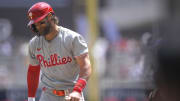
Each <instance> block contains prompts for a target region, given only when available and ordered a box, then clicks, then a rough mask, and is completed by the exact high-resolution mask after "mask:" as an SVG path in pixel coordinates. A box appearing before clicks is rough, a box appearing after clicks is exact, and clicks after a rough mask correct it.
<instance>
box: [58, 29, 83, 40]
mask: <svg viewBox="0 0 180 101" xmlns="http://www.w3.org/2000/svg"><path fill="white" fill-rule="evenodd" d="M60 31H61V34H62V35H63V36H65V37H71V38H74V37H77V36H80V34H79V33H77V32H75V31H73V30H71V29H68V28H65V27H62V26H60Z"/></svg>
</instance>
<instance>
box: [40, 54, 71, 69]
mask: <svg viewBox="0 0 180 101" xmlns="http://www.w3.org/2000/svg"><path fill="white" fill-rule="evenodd" d="M37 59H38V61H39V63H40V64H42V65H44V67H52V66H56V65H63V64H67V63H70V62H71V61H72V58H71V57H69V56H67V57H62V58H60V57H59V56H58V55H57V54H52V55H50V59H48V60H46V59H45V58H44V57H43V56H42V55H41V54H38V55H37Z"/></svg>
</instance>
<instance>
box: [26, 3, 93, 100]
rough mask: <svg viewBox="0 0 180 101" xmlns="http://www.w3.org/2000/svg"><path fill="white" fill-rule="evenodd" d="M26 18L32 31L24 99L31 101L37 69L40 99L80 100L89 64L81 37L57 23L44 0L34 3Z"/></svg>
mask: <svg viewBox="0 0 180 101" xmlns="http://www.w3.org/2000/svg"><path fill="white" fill-rule="evenodd" d="M28 17H29V19H30V22H29V23H28V27H29V28H30V29H31V30H32V31H33V32H34V33H36V36H35V37H33V38H32V39H31V40H30V42H29V62H30V64H29V67H28V73H27V84H28V101H35V95H36V91H37V88H38V84H39V75H40V70H41V72H42V73H41V78H40V80H41V83H42V94H41V97H40V101H64V100H66V101H84V97H83V93H82V91H83V89H84V88H85V86H86V83H87V80H88V78H89V76H90V74H91V65H90V60H89V55H88V47H87V43H86V42H85V40H84V39H83V37H82V36H81V35H80V34H78V33H76V32H74V31H71V30H69V29H67V28H64V27H62V26H58V18H57V17H56V16H55V12H54V11H53V9H52V7H51V6H50V5H49V4H47V3H45V2H38V3H36V4H34V5H33V6H32V7H31V8H30V9H29V10H28Z"/></svg>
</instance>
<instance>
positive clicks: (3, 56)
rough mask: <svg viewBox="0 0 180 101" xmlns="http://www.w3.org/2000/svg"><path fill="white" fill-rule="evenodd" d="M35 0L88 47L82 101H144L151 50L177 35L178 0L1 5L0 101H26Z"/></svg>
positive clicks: (18, 0) (17, 0)
mask: <svg viewBox="0 0 180 101" xmlns="http://www.w3.org/2000/svg"><path fill="white" fill-rule="evenodd" d="M38 1H45V2H47V3H49V4H50V5H51V6H52V7H53V8H54V11H55V13H56V15H57V16H58V18H59V20H60V25H61V26H64V27H66V28H69V29H72V30H74V31H76V32H78V33H80V34H81V35H82V36H84V38H85V39H86V41H87V42H88V45H89V49H90V53H91V56H92V59H91V60H92V64H93V71H94V73H93V75H92V77H91V79H90V80H89V83H88V85H87V87H86V89H85V98H86V99H87V101H147V95H148V93H149V91H151V90H152V89H153V88H154V85H153V71H152V69H151V66H152V64H153V59H152V51H153V50H154V47H155V46H156V44H157V43H158V41H159V40H160V38H161V36H163V35H165V34H168V33H178V32H179V31H180V28H179V26H180V20H179V18H180V1H179V0H0V101H26V99H27V83H26V73H27V66H28V61H27V50H28V49H27V44H28V42H29V40H30V39H31V38H32V37H33V36H34V34H33V33H32V32H31V30H29V29H28V28H27V23H28V19H27V11H28V9H29V8H30V7H31V6H32V5H33V4H34V3H36V2H38ZM40 93H41V90H40V89H39V90H38V93H37V99H38V98H39V96H40Z"/></svg>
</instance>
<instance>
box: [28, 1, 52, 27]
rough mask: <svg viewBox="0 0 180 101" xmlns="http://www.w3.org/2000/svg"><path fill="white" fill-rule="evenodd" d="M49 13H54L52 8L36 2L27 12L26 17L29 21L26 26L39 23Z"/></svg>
mask: <svg viewBox="0 0 180 101" xmlns="http://www.w3.org/2000/svg"><path fill="white" fill-rule="evenodd" d="M49 13H54V11H53V9H52V7H51V6H50V5H49V4H47V3H45V2H38V3H36V4H34V5H33V6H32V7H31V8H30V9H29V10H28V17H29V19H30V21H29V23H28V26H30V25H32V24H34V23H36V22H39V21H41V20H42V19H44V18H45V17H46V16H47V15H48V14H49Z"/></svg>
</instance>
